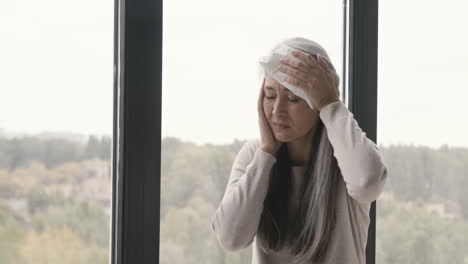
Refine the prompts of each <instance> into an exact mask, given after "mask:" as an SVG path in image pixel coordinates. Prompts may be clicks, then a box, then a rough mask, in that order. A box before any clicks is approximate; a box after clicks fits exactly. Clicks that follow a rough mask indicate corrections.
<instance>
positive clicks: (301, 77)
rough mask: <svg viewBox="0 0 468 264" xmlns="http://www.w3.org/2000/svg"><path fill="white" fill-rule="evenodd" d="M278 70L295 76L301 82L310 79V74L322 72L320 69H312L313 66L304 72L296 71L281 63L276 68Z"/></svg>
mask: <svg viewBox="0 0 468 264" xmlns="http://www.w3.org/2000/svg"><path fill="white" fill-rule="evenodd" d="M278 70H279V71H281V72H284V73H286V74H288V75H290V76H291V77H295V78H297V79H299V80H301V81H303V82H307V81H309V80H310V79H311V77H312V76H314V75H316V74H317V75H318V74H321V73H322V72H321V71H320V70H317V69H314V68H311V69H310V71H309V72H307V73H305V72H302V71H298V70H296V69H294V68H291V67H289V66H286V65H282V66H280V67H279V68H278Z"/></svg>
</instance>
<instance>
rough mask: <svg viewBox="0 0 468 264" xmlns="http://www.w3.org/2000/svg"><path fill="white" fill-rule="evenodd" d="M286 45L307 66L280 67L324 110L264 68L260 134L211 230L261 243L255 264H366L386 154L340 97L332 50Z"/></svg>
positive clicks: (246, 150) (227, 240) (294, 42)
mask: <svg viewBox="0 0 468 264" xmlns="http://www.w3.org/2000/svg"><path fill="white" fill-rule="evenodd" d="M280 44H284V45H287V46H288V47H291V48H294V49H295V50H296V52H295V53H293V54H292V55H293V56H295V57H297V58H298V59H300V60H302V61H303V62H304V63H299V62H298V61H296V60H291V59H288V58H286V57H285V58H284V59H283V61H282V62H281V64H280V65H281V66H279V70H280V71H281V72H283V73H285V74H287V76H288V78H286V81H287V82H288V83H290V84H292V85H295V86H296V87H299V88H300V89H303V91H304V92H305V94H306V96H307V98H306V99H308V100H310V101H311V102H312V103H313V105H314V106H316V107H315V108H314V109H311V107H310V106H309V105H308V104H307V103H306V101H305V100H303V99H301V98H300V97H297V96H295V94H294V93H292V92H291V91H290V90H289V89H287V88H285V87H284V86H283V85H281V84H280V82H278V80H276V79H275V78H273V77H272V75H269V74H268V73H266V72H265V73H264V76H265V77H264V79H263V83H262V87H261V89H260V95H259V98H258V108H257V109H258V118H259V127H260V139H256V140H251V141H248V142H247V143H246V144H244V146H243V147H242V148H241V150H240V152H239V153H238V155H237V157H236V159H235V161H234V164H233V167H232V170H231V175H230V177H229V180H228V184H227V187H226V191H225V193H224V196H223V199H222V201H221V203H220V205H219V207H218V208H217V210H216V212H215V213H214V215H213V217H212V222H211V224H212V229H213V231H214V232H215V234H216V237H217V239H218V241H219V244H220V246H221V247H222V248H224V249H225V250H230V251H233V250H238V249H242V248H246V247H248V246H249V245H251V244H252V250H253V252H252V253H253V254H252V263H253V264H266V263H268V264H275V263H282V264H285V263H297V264H302V263H334V264H339V263H346V264H353V263H356V264H360V263H365V248H366V242H367V230H368V227H369V209H370V205H371V203H372V202H373V201H374V200H376V199H377V198H378V196H379V194H380V193H381V192H382V190H383V187H384V185H385V182H386V178H387V169H386V166H385V164H384V163H383V160H382V156H381V153H380V151H379V149H378V148H377V146H376V144H375V143H374V142H373V141H371V140H370V139H368V138H367V137H366V133H364V132H363V131H362V130H361V129H360V127H359V125H358V123H357V122H356V120H355V119H354V118H353V114H352V113H351V112H350V111H349V110H348V108H347V107H346V105H345V104H343V103H342V102H341V101H340V99H339V93H338V83H339V78H338V75H337V74H336V72H335V69H334V67H333V65H332V64H331V62H330V59H329V58H328V55H327V53H326V51H325V50H324V49H323V48H322V47H321V46H320V45H319V44H318V43H316V42H314V41H312V40H308V39H305V38H290V39H287V40H285V41H283V42H282V43H280ZM280 44H279V45H280ZM275 124H281V125H283V126H278V125H275Z"/></svg>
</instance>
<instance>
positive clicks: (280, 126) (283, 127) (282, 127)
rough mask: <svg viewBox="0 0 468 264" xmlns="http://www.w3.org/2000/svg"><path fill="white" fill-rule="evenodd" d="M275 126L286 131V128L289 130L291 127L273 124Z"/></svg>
mask: <svg viewBox="0 0 468 264" xmlns="http://www.w3.org/2000/svg"><path fill="white" fill-rule="evenodd" d="M273 126H274V127H276V128H277V129H286V128H289V126H284V125H279V124H276V123H273Z"/></svg>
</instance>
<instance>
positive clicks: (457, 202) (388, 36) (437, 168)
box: [376, 0, 468, 264]
mask: <svg viewBox="0 0 468 264" xmlns="http://www.w3.org/2000/svg"><path fill="white" fill-rule="evenodd" d="M466 10H468V2H466V1H456V0H450V1H446V2H444V3H442V2H440V1H421V0H417V1H402V0H399V1H382V2H380V3H379V67H378V70H379V73H378V74H379V76H378V81H379V83H378V87H379V94H378V96H379V97H378V100H379V101H378V136H377V139H378V142H379V145H381V146H380V149H381V150H382V153H383V156H384V159H385V162H386V164H387V168H388V173H389V174H388V181H387V184H386V186H385V189H384V191H383V193H382V195H381V196H380V197H379V199H378V201H377V227H376V228H377V245H376V246H377V249H376V254H377V263H378V264H389V263H468V250H467V249H468V195H467V194H466V188H467V187H468V177H467V176H468V149H467V147H468V140H467V139H468V138H467V135H468V125H467V124H468V123H467V122H466V121H467V113H468V111H467V110H466V99H467V98H468V92H467V90H466V85H465V84H466V83H467V82H468V74H466V73H467V72H468V51H467V50H466V47H467V46H468V37H467V36H466V34H461V32H464V31H465V25H467V24H468V18H467V17H466ZM395 14H398V18H396V17H395Z"/></svg>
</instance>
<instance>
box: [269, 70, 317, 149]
mask: <svg viewBox="0 0 468 264" xmlns="http://www.w3.org/2000/svg"><path fill="white" fill-rule="evenodd" d="M263 89H264V92H265V96H264V98H263V111H264V112H265V117H266V119H267V120H268V123H269V124H270V127H271V129H272V130H273V134H274V135H275V137H276V139H277V140H279V141H280V142H289V141H293V140H295V139H297V138H300V137H303V136H305V135H306V134H307V133H308V132H310V131H311V129H312V128H313V127H314V126H315V125H316V123H317V121H318V119H319V111H318V110H317V109H316V108H315V109H313V110H312V109H310V107H309V105H308V104H307V102H306V101H305V100H303V99H302V98H300V97H298V96H296V95H294V93H293V92H291V91H290V90H289V89H287V88H286V87H284V86H282V85H281V84H280V83H278V82H277V81H276V80H275V79H274V78H272V77H271V76H270V75H268V74H267V75H266V76H265V85H264V87H263ZM274 123H280V124H286V125H287V126H288V127H287V128H278V127H276V126H275V125H274Z"/></svg>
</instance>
